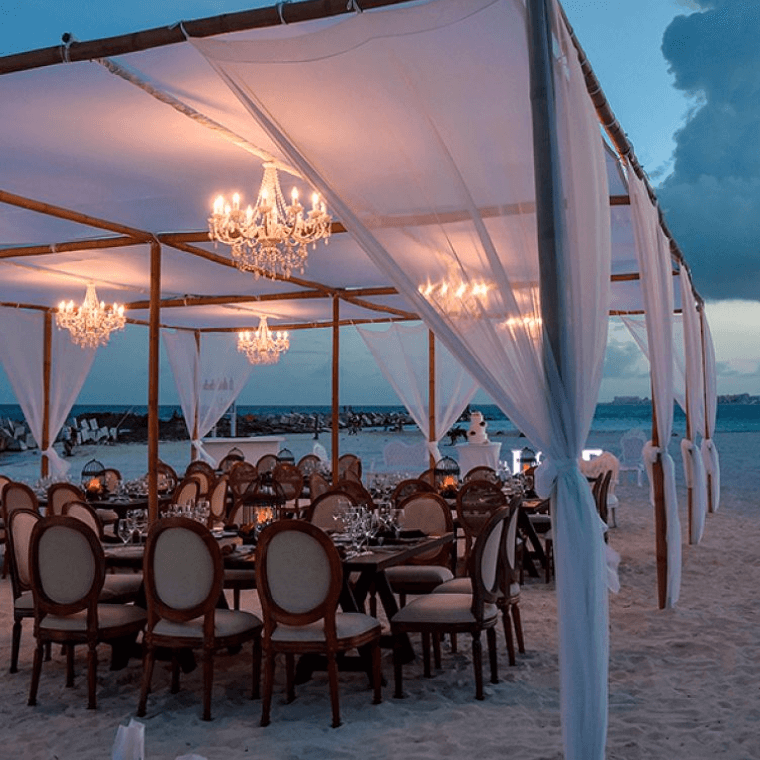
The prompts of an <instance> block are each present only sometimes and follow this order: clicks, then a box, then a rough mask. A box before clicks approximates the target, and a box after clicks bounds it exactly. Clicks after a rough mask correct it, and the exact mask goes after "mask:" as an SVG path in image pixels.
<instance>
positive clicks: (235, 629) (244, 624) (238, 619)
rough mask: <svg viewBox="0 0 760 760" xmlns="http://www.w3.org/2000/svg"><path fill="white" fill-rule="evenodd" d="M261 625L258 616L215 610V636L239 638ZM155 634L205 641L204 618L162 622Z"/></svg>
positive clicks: (157, 626)
mask: <svg viewBox="0 0 760 760" xmlns="http://www.w3.org/2000/svg"><path fill="white" fill-rule="evenodd" d="M259 625H261V621H260V620H259V618H257V617H256V615H254V614H252V613H250V612H241V611H239V610H221V609H219V610H214V636H216V637H218V638H221V637H224V636H237V635H238V634H241V633H244V632H245V631H247V630H248V629H250V628H252V627H255V626H259ZM153 632H154V633H155V634H156V635H158V636H171V637H175V638H183V637H184V638H187V639H197V640H199V641H200V642H202V641H203V636H204V630H203V618H202V617H197V618H195V619H193V620H188V621H187V622H186V623H174V622H172V621H170V620H160V621H159V622H158V623H156V626H155V628H154V629H153Z"/></svg>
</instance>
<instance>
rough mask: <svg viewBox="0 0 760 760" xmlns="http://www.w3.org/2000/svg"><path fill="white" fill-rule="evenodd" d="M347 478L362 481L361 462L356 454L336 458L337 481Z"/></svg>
mask: <svg viewBox="0 0 760 760" xmlns="http://www.w3.org/2000/svg"><path fill="white" fill-rule="evenodd" d="M347 477H348V478H351V479H353V480H358V481H361V479H362V460H361V459H360V458H359V457H358V456H357V455H356V454H343V455H342V456H340V457H338V479H339V480H341V479H343V478H347Z"/></svg>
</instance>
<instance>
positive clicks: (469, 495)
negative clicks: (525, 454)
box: [457, 480, 507, 566]
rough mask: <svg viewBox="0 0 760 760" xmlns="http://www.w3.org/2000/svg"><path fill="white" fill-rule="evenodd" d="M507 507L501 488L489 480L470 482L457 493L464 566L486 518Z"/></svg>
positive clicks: (486, 520)
mask: <svg viewBox="0 0 760 760" xmlns="http://www.w3.org/2000/svg"><path fill="white" fill-rule="evenodd" d="M506 505H507V497H506V496H505V495H504V493H503V492H502V490H501V487H500V486H499V485H497V484H496V483H493V482H491V481H489V480H470V481H469V482H467V483H465V484H464V485H463V486H462V487H461V488H460V489H459V492H458V493H457V520H458V522H459V524H460V525H461V527H462V530H463V531H464V539H465V545H464V560H465V566H466V563H467V562H468V561H469V558H470V554H471V552H472V546H473V543H474V541H475V540H476V539H477V537H478V535H479V534H480V531H481V530H482V529H483V527H484V526H485V524H486V523H487V522H488V518H489V517H490V516H491V515H492V514H493V513H494V512H495V511H496V510H497V509H500V508H501V507H505V506H506Z"/></svg>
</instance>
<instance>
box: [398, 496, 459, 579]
mask: <svg viewBox="0 0 760 760" xmlns="http://www.w3.org/2000/svg"><path fill="white" fill-rule="evenodd" d="M399 509H401V510H403V511H402V514H401V517H400V518H399V525H400V527H401V529H402V530H420V531H422V532H423V533H424V534H425V535H427V536H442V535H444V534H445V533H452V532H453V531H454V519H453V517H452V516H451V508H450V507H449V505H448V504H447V503H446V501H445V499H444V498H443V497H442V496H439V495H438V494H437V493H432V492H431V493H424V492H419V493H413V494H412V495H411V496H408V497H407V498H406V499H405V500H404V501H402V502H401V504H400V505H399ZM451 551H452V545H445V546H442V547H439V548H437V549H432V550H431V551H428V552H424V553H423V554H418V555H417V556H416V557H412V558H410V559H409V560H408V564H410V565H442V566H444V567H447V566H448V565H449V564H450V559H451Z"/></svg>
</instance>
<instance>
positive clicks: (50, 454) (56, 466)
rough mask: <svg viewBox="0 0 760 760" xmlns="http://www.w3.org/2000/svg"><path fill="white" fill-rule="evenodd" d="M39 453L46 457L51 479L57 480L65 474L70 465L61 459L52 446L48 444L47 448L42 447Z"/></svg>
mask: <svg viewBox="0 0 760 760" xmlns="http://www.w3.org/2000/svg"><path fill="white" fill-rule="evenodd" d="M40 453H41V454H42V456H44V457H47V460H48V464H49V465H50V475H51V477H52V478H53V480H59V479H60V478H63V477H65V476H66V473H67V472H68V471H69V468H70V467H71V465H70V464H69V463H68V462H65V461H64V460H63V459H61V457H60V455H59V454H58V452H57V451H56V450H55V449H54V448H53V447H52V446H48V448H46V449H43V450H42V451H41V452H40Z"/></svg>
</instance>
